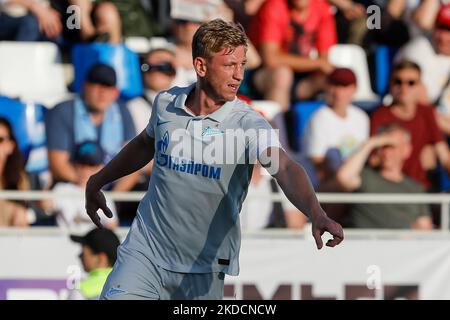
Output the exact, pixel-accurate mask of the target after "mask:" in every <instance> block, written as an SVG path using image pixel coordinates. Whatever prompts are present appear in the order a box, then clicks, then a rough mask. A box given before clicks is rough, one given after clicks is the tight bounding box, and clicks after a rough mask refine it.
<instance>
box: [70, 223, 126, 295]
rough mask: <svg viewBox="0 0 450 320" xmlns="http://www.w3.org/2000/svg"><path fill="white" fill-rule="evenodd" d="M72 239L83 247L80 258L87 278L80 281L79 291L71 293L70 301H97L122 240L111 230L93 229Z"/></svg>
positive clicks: (74, 290) (72, 236)
mask: <svg viewBox="0 0 450 320" xmlns="http://www.w3.org/2000/svg"><path fill="white" fill-rule="evenodd" d="M70 239H71V240H72V241H74V242H76V243H79V244H80V245H81V246H82V247H81V253H80V256H79V257H80V260H81V263H82V265H83V269H84V270H85V271H86V272H87V277H86V278H85V279H83V280H81V281H80V283H79V289H73V290H71V291H70V292H69V300H97V299H98V298H99V297H100V293H101V292H102V289H103V285H104V284H105V281H106V279H107V277H108V275H109V274H110V273H111V270H112V266H113V265H114V263H115V262H116V259H117V248H118V247H119V245H120V240H119V238H118V237H117V236H116V234H115V233H114V232H112V231H111V230H109V229H92V230H91V231H89V232H88V233H86V234H85V235H84V236H77V235H71V236H70Z"/></svg>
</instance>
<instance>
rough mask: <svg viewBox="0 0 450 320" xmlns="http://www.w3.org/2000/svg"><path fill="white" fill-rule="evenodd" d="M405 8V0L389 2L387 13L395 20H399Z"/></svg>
mask: <svg viewBox="0 0 450 320" xmlns="http://www.w3.org/2000/svg"><path fill="white" fill-rule="evenodd" d="M405 8H406V0H390V1H389V3H388V4H387V12H388V13H389V14H390V15H391V16H392V17H393V18H395V19H399V18H400V16H401V15H402V14H403V12H404V11H405Z"/></svg>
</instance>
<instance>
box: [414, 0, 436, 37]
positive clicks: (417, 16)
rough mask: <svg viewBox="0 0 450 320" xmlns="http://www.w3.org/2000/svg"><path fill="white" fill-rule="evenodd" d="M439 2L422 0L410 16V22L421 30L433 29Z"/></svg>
mask: <svg viewBox="0 0 450 320" xmlns="http://www.w3.org/2000/svg"><path fill="white" fill-rule="evenodd" d="M439 6H440V1H439V0H422V1H421V3H420V5H419V6H417V8H416V9H415V10H414V12H413V14H412V21H413V22H414V23H415V24H416V25H417V26H419V27H420V28H421V29H423V30H426V31H430V30H431V29H433V27H434V22H435V20H436V14H437V12H438V10H439Z"/></svg>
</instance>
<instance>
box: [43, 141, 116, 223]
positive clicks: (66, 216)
mask: <svg viewBox="0 0 450 320" xmlns="http://www.w3.org/2000/svg"><path fill="white" fill-rule="evenodd" d="M104 157H105V155H104V151H103V150H102V148H101V146H100V145H99V144H98V143H97V142H96V141H86V142H83V143H82V144H80V145H78V146H77V148H76V152H75V157H74V159H73V165H74V168H75V173H76V175H77V182H76V183H72V182H58V183H56V184H55V185H54V187H53V188H52V191H53V192H55V193H71V192H79V193H82V192H83V191H84V189H85V188H86V183H87V181H88V179H89V177H90V176H91V175H93V174H94V173H96V172H98V171H99V170H100V169H101V168H103V161H104ZM108 207H109V208H111V211H112V212H114V216H113V218H111V219H108V220H107V223H106V224H105V226H106V227H107V228H110V229H114V228H116V227H117V226H118V219H117V215H116V208H115V205H114V202H111V201H108ZM51 212H52V213H53V214H55V215H56V223H57V225H58V226H59V227H61V228H65V229H75V228H76V229H81V230H83V229H86V228H89V229H90V228H92V221H91V220H90V219H89V217H87V216H86V213H85V208H84V201H83V200H82V199H80V198H76V197H73V198H66V197H55V198H54V199H53V200H52V205H51ZM105 218H106V217H105Z"/></svg>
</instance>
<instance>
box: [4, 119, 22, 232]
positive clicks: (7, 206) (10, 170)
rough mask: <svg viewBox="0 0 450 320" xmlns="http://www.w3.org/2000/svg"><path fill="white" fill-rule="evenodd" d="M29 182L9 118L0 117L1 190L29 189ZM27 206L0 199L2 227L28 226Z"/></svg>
mask: <svg viewBox="0 0 450 320" xmlns="http://www.w3.org/2000/svg"><path fill="white" fill-rule="evenodd" d="M27 189H29V182H28V179H27V176H26V173H25V168H24V161H23V157H22V154H21V153H20V150H19V148H18V146H17V141H16V139H15V137H14V133H13V131H12V128H11V125H10V123H9V122H8V120H6V119H4V118H0V190H27ZM28 224H29V222H28V216H27V206H26V205H25V203H23V202H16V201H10V200H1V199H0V227H3V226H13V227H26V226H28Z"/></svg>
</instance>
